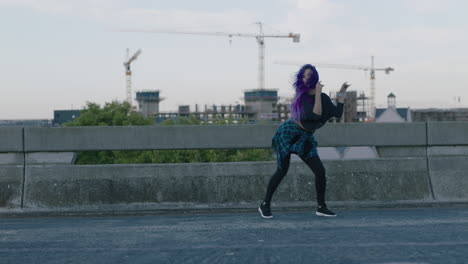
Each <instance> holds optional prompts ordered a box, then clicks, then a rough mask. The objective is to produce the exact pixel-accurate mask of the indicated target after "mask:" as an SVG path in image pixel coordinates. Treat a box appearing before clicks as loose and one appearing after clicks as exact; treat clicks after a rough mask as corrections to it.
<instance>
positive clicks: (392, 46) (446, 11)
mask: <svg viewBox="0 0 468 264" xmlns="http://www.w3.org/2000/svg"><path fill="white" fill-rule="evenodd" d="M467 9H468V1H464V0H392V1H384V0H254V1H252V0H236V1H223V0H197V1H193V0H171V1H168V0H165V1H158V0H153V1H149V0H132V1H130V0H75V1H73V0H0V33H1V35H0V38H1V41H0V50H1V51H2V59H1V60H0V87H1V89H2V96H1V97H0V119H52V118H53V111H54V110H65V109H81V108H83V107H84V106H85V105H86V103H87V102H94V103H99V104H104V103H106V102H111V101H112V100H120V101H122V100H124V99H125V97H126V88H125V69H124V66H123V61H124V60H125V56H126V49H127V48H129V49H130V51H131V52H135V51H136V50H137V49H139V48H141V49H142V53H141V55H140V56H139V57H138V59H137V60H136V61H134V62H133V63H132V66H131V67H132V72H133V76H132V78H133V79H132V82H133V87H132V88H133V94H134V92H135V91H141V90H160V92H161V96H162V97H163V98H164V100H163V101H162V102H161V103H160V111H162V112H168V111H176V110H177V107H178V105H186V104H188V105H191V107H192V109H193V107H194V105H195V104H199V105H205V104H207V105H212V104H217V105H219V104H236V103H241V104H242V103H243V101H242V97H243V93H244V91H246V90H249V89H254V88H257V86H258V45H257V42H256V40H255V38H253V37H232V38H229V37H226V36H210V35H202V34H164V33H148V31H152V32H161V31H166V32H180V31H183V32H198V33H199V32H225V33H243V34H256V33H258V30H259V29H258V25H257V24H255V22H258V21H260V22H262V23H263V28H264V33H265V34H287V33H289V32H293V33H300V34H301V40H300V42H299V43H293V42H292V40H291V39H288V38H267V39H265V47H266V48H265V87H266V88H268V89H278V93H279V95H280V97H281V99H282V100H283V99H286V98H289V97H292V96H293V94H294V91H293V89H292V87H291V84H292V78H293V76H294V74H295V73H296V72H297V70H298V69H299V66H294V65H283V64H278V61H294V62H297V63H300V64H302V63H304V64H305V63H311V64H314V63H332V64H343V65H358V66H370V56H371V55H373V56H375V65H376V67H377V68H379V67H393V68H395V71H393V72H391V73H390V74H388V75H386V74H385V73H384V72H377V73H376V105H377V107H386V106H387V95H388V94H389V93H394V94H395V95H396V102H397V107H411V108H413V109H415V108H431V107H436V108H453V107H468V80H467V76H468V74H467V73H468V66H467V64H468V49H467V48H466V47H468V17H467V16H466V14H465V13H466V11H465V10H467ZM129 31H133V32H129ZM143 31H146V33H145V32H143ZM317 70H318V71H319V74H320V79H321V81H322V83H323V84H325V87H324V88H323V91H324V92H325V93H329V92H335V91H337V90H339V88H340V86H341V84H342V83H343V82H345V81H347V82H349V83H351V84H352V86H351V87H350V88H349V90H355V91H358V92H365V93H366V94H367V95H369V94H370V89H369V87H370V81H369V74H368V73H367V72H365V71H361V70H344V69H329V68H320V67H317ZM133 96H134V95H133ZM134 104H135V102H134Z"/></svg>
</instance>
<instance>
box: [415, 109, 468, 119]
mask: <svg viewBox="0 0 468 264" xmlns="http://www.w3.org/2000/svg"><path fill="white" fill-rule="evenodd" d="M411 118H412V120H413V121H414V122H427V121H468V108H453V109H436V108H430V109H413V110H412V111H411Z"/></svg>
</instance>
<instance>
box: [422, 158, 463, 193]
mask: <svg viewBox="0 0 468 264" xmlns="http://www.w3.org/2000/svg"><path fill="white" fill-rule="evenodd" d="M428 161H429V175H430V177H431V181H432V185H433V190H434V196H435V198H436V200H438V201H466V200H468V157H466V156H460V157H430V158H428Z"/></svg>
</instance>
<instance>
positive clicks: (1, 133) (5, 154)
mask: <svg viewBox="0 0 468 264" xmlns="http://www.w3.org/2000/svg"><path fill="white" fill-rule="evenodd" d="M23 170H24V153H23V128H22V127H0V209H2V208H19V207H20V206H21V194H22V189H23Z"/></svg>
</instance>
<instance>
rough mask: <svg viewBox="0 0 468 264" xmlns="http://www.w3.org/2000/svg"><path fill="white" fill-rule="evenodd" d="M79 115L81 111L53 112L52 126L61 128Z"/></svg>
mask: <svg viewBox="0 0 468 264" xmlns="http://www.w3.org/2000/svg"><path fill="white" fill-rule="evenodd" d="M80 114H81V110H54V121H53V123H54V125H56V126H61V125H63V124H64V123H66V122H69V121H73V120H75V119H76V118H78V117H79V116H80Z"/></svg>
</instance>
